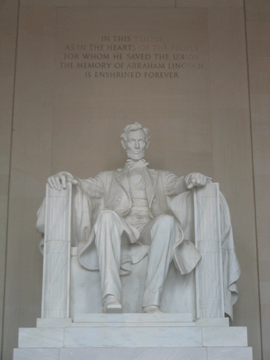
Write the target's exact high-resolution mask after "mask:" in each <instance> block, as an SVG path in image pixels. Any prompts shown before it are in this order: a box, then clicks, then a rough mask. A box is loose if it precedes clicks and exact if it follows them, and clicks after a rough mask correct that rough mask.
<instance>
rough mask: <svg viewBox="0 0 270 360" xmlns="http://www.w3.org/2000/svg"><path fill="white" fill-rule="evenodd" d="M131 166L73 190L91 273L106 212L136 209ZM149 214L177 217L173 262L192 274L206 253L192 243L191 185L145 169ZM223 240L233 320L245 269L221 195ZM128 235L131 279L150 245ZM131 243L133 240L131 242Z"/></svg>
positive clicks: (76, 224) (125, 260)
mask: <svg viewBox="0 0 270 360" xmlns="http://www.w3.org/2000/svg"><path fill="white" fill-rule="evenodd" d="M129 165H130V164H128V163H126V164H125V166H124V168H123V169H119V170H116V171H107V172H102V173H99V174H98V175H97V176H96V177H95V178H90V179H86V180H81V179H76V180H78V185H77V186H75V187H74V191H73V201H72V206H73V209H72V213H73V218H72V221H73V224H72V225H73V226H72V228H73V239H72V240H73V245H74V246H78V260H79V263H80V264H81V265H82V266H83V267H84V268H86V269H88V270H99V262H98V256H97V250H96V246H95V232H94V225H95V223H96V221H97V218H98V216H99V214H100V213H101V212H102V211H103V210H112V211H114V212H115V213H116V214H118V215H119V216H120V217H122V218H125V216H127V215H128V214H129V212H130V210H131V206H132V202H131V196H130V189H129V181H128V171H129V168H130V166H129ZM143 171H144V180H145V183H146V195H147V200H148V204H149V214H150V217H151V218H152V219H154V218H156V217H158V216H159V215H162V214H168V215H173V216H174V218H175V219H176V220H177V222H178V226H179V229H180V234H181V235H180V236H179V238H178V239H175V245H174V248H173V256H172V258H173V263H174V265H175V267H176V268H177V269H178V270H179V271H180V273H181V274H188V273H190V272H191V271H192V270H193V269H194V268H195V266H196V265H197V263H198V262H199V260H200V258H201V255H200V254H199V252H198V251H197V249H196V248H195V246H194V244H193V242H194V238H193V224H194V219H193V217H194V215H193V198H192V191H189V190H188V189H187V187H186V184H185V181H184V177H177V176H176V175H174V174H172V173H170V172H167V171H157V170H152V169H148V168H147V167H146V166H145V167H144V169H143ZM45 206H46V204H45V202H43V203H42V205H41V207H40V209H39V211H38V220H37V230H38V231H39V232H41V233H43V232H44V221H45ZM220 207H221V209H220V210H221V237H222V250H223V277H224V280H223V286H224V295H225V312H226V313H227V314H228V315H229V316H231V317H232V314H233V312H232V306H233V305H234V303H235V302H236V300H237V297H238V291H237V285H236V281H237V279H238V278H239V275H240V267H239V264H238V260H237V258H236V254H235V251H234V243H233V234H232V227H231V221H230V214H229V209H228V206H227V203H226V201H225V199H224V197H223V196H222V194H221V195H220ZM126 226H127V229H126V231H125V232H124V233H123V236H124V237H126V239H125V241H123V245H122V248H121V266H120V275H127V274H129V273H130V271H131V266H132V265H133V264H136V263H138V262H140V261H141V260H142V259H143V258H144V257H145V256H147V254H148V250H149V245H146V244H145V243H144V244H143V243H141V242H140V233H139V232H138V231H137V233H136V229H134V227H130V226H129V224H128V223H127V222H126ZM127 239H128V241H127Z"/></svg>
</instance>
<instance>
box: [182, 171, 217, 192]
mask: <svg viewBox="0 0 270 360" xmlns="http://www.w3.org/2000/svg"><path fill="white" fill-rule="evenodd" d="M209 180H212V178H210V177H208V176H205V175H203V174H200V173H191V174H189V175H187V176H186V177H185V182H186V185H187V188H188V189H192V188H193V187H194V186H196V187H200V186H205V185H206V183H207V181H209Z"/></svg>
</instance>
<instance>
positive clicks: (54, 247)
mask: <svg viewBox="0 0 270 360" xmlns="http://www.w3.org/2000/svg"><path fill="white" fill-rule="evenodd" d="M71 200H72V185H71V184H70V183H67V187H66V189H62V190H60V191H59V190H55V189H52V188H51V187H50V186H49V185H48V184H47V187H46V210H45V229H44V230H45V233H44V259H43V284H42V315H41V316H42V318H67V317H69V292H70V290H69V289H70V242H71Z"/></svg>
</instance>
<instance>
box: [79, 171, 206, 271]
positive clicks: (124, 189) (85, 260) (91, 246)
mask: <svg viewBox="0 0 270 360" xmlns="http://www.w3.org/2000/svg"><path fill="white" fill-rule="evenodd" d="M143 171H144V180H145V184H146V196H147V199H148V204H149V212H150V217H152V218H155V217H157V216H159V215H161V214H170V215H173V212H172V211H171V210H170V207H169V203H168V201H169V199H168V198H169V197H174V196H175V195H178V194H181V193H183V192H185V191H187V187H186V184H185V179H184V177H178V176H176V175H174V174H172V173H170V172H168V171H161V170H152V169H148V168H147V167H145V168H144V170H143ZM127 175H128V166H127V164H125V166H124V167H123V169H119V170H116V171H106V172H101V173H99V174H98V175H97V176H95V177H94V178H90V179H86V180H81V179H76V180H78V186H77V192H76V193H75V197H74V201H73V204H74V213H75V222H74V226H73V228H74V229H75V231H77V239H78V243H79V245H78V260H79V262H80V263H81V265H82V266H83V267H85V268H87V269H89V270H98V262H97V256H96V249H95V241H94V236H95V235H94V232H93V231H92V229H93V226H94V224H95V222H96V219H97V217H98V215H99V214H100V212H101V211H102V210H112V211H114V212H116V213H117V214H118V215H119V216H121V217H125V216H126V215H128V213H129V212H130V210H131V206H132V201H131V196H130V189H129V181H128V177H127ZM82 204H83V206H82ZM89 218H90V219H91V223H90V226H89V225H87V224H89ZM82 219H83V220H82ZM78 224H79V227H78ZM180 226H181V225H180V224H179V227H180ZM82 239H84V240H83V241H82ZM148 248H149V247H148V246H147V245H142V244H140V243H139V242H138V243H133V244H130V246H125V248H122V261H121V274H127V273H129V272H130V268H131V264H135V263H137V262H139V261H140V260H141V259H143V258H144V257H145V256H146V255H147V253H148ZM200 258H201V255H200V253H199V252H198V251H197V249H196V248H195V246H194V245H193V243H192V242H190V241H188V240H186V241H184V237H182V238H181V239H176V243H175V248H174V254H173V260H174V263H175V265H176V267H177V268H178V269H179V271H180V272H181V273H182V274H187V273H189V272H190V271H192V269H193V268H194V267H195V266H196V264H197V263H198V261H199V260H200Z"/></svg>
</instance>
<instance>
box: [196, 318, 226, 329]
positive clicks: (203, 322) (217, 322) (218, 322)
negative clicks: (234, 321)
mask: <svg viewBox="0 0 270 360" xmlns="http://www.w3.org/2000/svg"><path fill="white" fill-rule="evenodd" d="M195 326H201V327H209V326H210V327H213V326H230V322H229V318H227V317H224V318H200V319H198V320H197V321H195Z"/></svg>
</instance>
